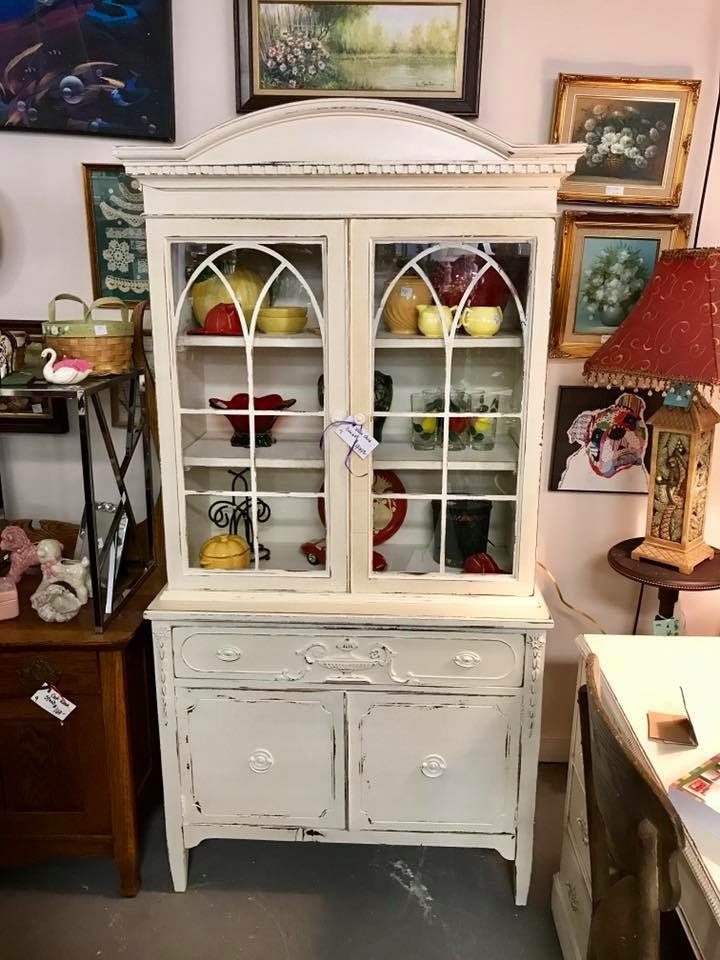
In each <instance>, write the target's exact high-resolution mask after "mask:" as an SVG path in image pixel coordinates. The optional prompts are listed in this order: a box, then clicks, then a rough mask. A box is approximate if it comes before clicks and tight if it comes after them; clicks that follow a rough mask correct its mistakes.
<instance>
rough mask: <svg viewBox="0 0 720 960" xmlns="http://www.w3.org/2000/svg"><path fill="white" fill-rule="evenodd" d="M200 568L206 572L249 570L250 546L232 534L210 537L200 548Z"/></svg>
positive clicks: (243, 539)
mask: <svg viewBox="0 0 720 960" xmlns="http://www.w3.org/2000/svg"><path fill="white" fill-rule="evenodd" d="M200 566H201V567H202V568H203V569H204V570H247V569H248V567H249V566H250V544H249V543H248V542H247V540H245V538H244V537H238V536H237V535H235V534H230V533H223V534H221V535H220V536H217V537H210V539H209V540H206V541H205V543H204V544H203V545H202V547H201V548H200Z"/></svg>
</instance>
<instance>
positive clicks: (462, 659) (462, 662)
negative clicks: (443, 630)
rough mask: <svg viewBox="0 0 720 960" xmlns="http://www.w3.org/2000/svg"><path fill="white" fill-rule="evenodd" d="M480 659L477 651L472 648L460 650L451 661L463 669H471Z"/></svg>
mask: <svg viewBox="0 0 720 960" xmlns="http://www.w3.org/2000/svg"><path fill="white" fill-rule="evenodd" d="M481 661H482V657H481V656H480V654H479V653H475V651H474V650H462V651H461V652H460V653H456V654H455V656H454V657H453V663H454V664H455V666H456V667H462V668H463V670H472V668H473V667H476V666H477V665H478V664H479V663H480V662H481Z"/></svg>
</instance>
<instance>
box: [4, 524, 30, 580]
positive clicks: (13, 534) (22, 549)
mask: <svg viewBox="0 0 720 960" xmlns="http://www.w3.org/2000/svg"><path fill="white" fill-rule="evenodd" d="M0 550H6V551H7V552H8V553H9V554H10V571H9V573H8V574H7V579H8V580H10V582H11V583H15V584H17V583H19V582H20V578H21V577H22V575H23V574H24V573H25V571H26V570H28V569H29V568H30V567H36V566H37V565H38V563H39V560H38V555H37V548H36V547H35V544H34V543H33V542H32V540H30V539H29V537H28V536H27V534H26V533H25V531H24V530H23V529H22V527H5V529H4V530H3V532H2V533H1V534H0Z"/></svg>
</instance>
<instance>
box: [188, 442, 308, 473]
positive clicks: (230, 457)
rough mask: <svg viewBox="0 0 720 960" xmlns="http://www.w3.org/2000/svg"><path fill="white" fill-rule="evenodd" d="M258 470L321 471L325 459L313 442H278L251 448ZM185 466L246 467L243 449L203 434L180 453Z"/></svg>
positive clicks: (248, 462)
mask: <svg viewBox="0 0 720 960" xmlns="http://www.w3.org/2000/svg"><path fill="white" fill-rule="evenodd" d="M255 463H256V464H257V466H258V467H273V468H283V467H288V468H293V469H298V470H303V469H304V470H311V469H314V470H322V469H323V468H324V467H325V459H324V457H323V454H322V450H321V449H320V447H319V446H318V442H317V440H278V442H277V443H274V444H273V445H272V446H271V447H256V448H255ZM183 464H184V466H186V467H249V466H250V451H249V450H248V449H247V447H233V446H231V445H230V440H229V439H228V437H227V435H223V436H218V435H216V434H211V433H205V434H203V436H201V437H198V439H197V440H193V442H192V443H191V444H189V445H188V446H187V447H186V448H185V449H184V451H183Z"/></svg>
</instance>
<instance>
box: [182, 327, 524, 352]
mask: <svg viewBox="0 0 720 960" xmlns="http://www.w3.org/2000/svg"><path fill="white" fill-rule="evenodd" d="M193 339H194V338H193ZM522 345H523V340H522V337H521V336H520V334H519V333H518V334H512V333H509V334H506V335H501V336H495V337H468V336H465V335H464V334H458V335H457V336H456V337H455V339H454V340H453V350H459V349H460V348H462V349H463V350H464V349H465V348H472V349H478V350H483V349H491V348H492V347H495V348H498V347H500V348H505V349H508V348H510V349H513V348H520V347H522ZM444 347H445V341H444V340H443V339H442V337H424V336H422V334H418V335H417V336H402V335H401V336H398V335H397V334H393V333H390V332H389V331H388V330H381V331H380V332H379V333H378V334H377V337H376V338H375V348H376V349H377V350H380V349H387V348H391V349H395V350H403V349H407V348H410V349H425V350H427V349H433V348H434V349H435V350H441V349H444Z"/></svg>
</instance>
